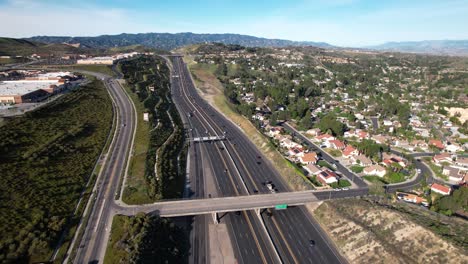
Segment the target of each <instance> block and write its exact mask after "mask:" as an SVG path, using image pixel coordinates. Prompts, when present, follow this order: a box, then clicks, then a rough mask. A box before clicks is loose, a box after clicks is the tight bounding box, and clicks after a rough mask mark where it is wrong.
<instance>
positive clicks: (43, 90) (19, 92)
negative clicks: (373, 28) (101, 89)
mask: <svg viewBox="0 0 468 264" xmlns="http://www.w3.org/2000/svg"><path fill="white" fill-rule="evenodd" d="M64 76H72V74H70V73H69V72H56V73H45V74H39V75H37V76H35V77H25V78H24V79H22V80H9V81H0V104H21V103H32V102H38V101H41V100H43V99H45V98H47V97H49V96H50V95H53V94H56V93H58V92H60V91H62V90H63V89H65V86H66V82H67V79H65V78H64Z"/></svg>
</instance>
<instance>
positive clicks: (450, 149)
mask: <svg viewBox="0 0 468 264" xmlns="http://www.w3.org/2000/svg"><path fill="white" fill-rule="evenodd" d="M445 150H446V151H448V152H450V153H455V152H457V151H461V150H462V148H461V147H460V146H459V145H457V144H454V143H450V144H447V145H445Z"/></svg>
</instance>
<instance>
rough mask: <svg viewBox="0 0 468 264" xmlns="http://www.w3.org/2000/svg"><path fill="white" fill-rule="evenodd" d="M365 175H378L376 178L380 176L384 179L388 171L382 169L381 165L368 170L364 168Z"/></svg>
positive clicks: (370, 167)
mask: <svg viewBox="0 0 468 264" xmlns="http://www.w3.org/2000/svg"><path fill="white" fill-rule="evenodd" d="M363 173H364V174H365V175H376V176H379V177H383V176H385V174H386V173H387V171H386V170H385V168H384V167H382V166H380V165H372V166H369V167H367V168H364V170H363Z"/></svg>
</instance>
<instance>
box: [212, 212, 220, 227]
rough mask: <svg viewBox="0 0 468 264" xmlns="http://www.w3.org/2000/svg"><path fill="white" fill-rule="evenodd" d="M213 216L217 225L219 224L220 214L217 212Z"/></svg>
mask: <svg viewBox="0 0 468 264" xmlns="http://www.w3.org/2000/svg"><path fill="white" fill-rule="evenodd" d="M211 216H212V217H213V222H214V223H215V224H216V225H217V224H219V219H218V213H217V212H214V213H211Z"/></svg>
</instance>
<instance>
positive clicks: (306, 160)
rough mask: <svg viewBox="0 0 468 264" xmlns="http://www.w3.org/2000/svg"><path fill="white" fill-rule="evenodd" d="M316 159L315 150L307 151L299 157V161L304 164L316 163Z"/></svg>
mask: <svg viewBox="0 0 468 264" xmlns="http://www.w3.org/2000/svg"><path fill="white" fill-rule="evenodd" d="M317 161H318V157H317V153H315V152H308V153H305V154H304V156H302V157H299V162H300V163H302V164H304V165H307V164H310V163H312V164H315V163H317Z"/></svg>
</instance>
